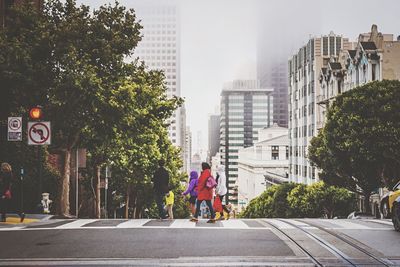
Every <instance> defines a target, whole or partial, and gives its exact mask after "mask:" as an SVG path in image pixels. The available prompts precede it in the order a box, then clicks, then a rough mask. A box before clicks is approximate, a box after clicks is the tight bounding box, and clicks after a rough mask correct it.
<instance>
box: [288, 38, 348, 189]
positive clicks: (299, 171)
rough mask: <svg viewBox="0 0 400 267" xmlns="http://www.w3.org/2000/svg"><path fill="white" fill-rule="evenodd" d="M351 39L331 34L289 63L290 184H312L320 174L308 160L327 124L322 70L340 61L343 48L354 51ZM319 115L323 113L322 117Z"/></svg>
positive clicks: (317, 40)
mask: <svg viewBox="0 0 400 267" xmlns="http://www.w3.org/2000/svg"><path fill="white" fill-rule="evenodd" d="M350 48H351V43H349V41H348V39H347V38H343V37H342V36H341V35H336V34H334V33H333V32H331V33H330V34H329V35H326V36H321V37H318V38H317V37H316V38H311V39H310V40H309V41H308V43H307V45H305V46H303V47H301V48H300V49H299V52H298V53H297V54H296V55H293V57H292V58H291V59H290V60H289V62H288V63H289V64H288V68H289V77H288V78H289V140H290V143H289V181H290V182H296V183H304V184H311V183H313V182H316V181H318V174H317V173H316V170H315V168H314V167H312V166H311V164H310V162H309V161H308V159H307V150H308V146H309V144H310V140H311V138H312V137H313V136H315V135H316V134H317V129H318V128H320V127H321V125H322V123H323V116H324V115H322V114H323V111H321V110H320V109H324V108H325V107H321V106H319V105H317V102H319V101H320V100H321V98H322V97H321V95H322V93H321V87H320V83H319V81H318V78H319V71H320V70H321V68H323V67H326V66H327V65H328V63H329V62H330V60H331V58H338V57H339V53H340V51H341V50H342V49H347V50H348V49H350ZM318 114H321V115H320V116H318Z"/></svg>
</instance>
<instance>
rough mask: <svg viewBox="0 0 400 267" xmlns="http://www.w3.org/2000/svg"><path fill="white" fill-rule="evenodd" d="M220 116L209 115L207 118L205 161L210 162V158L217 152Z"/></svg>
mask: <svg viewBox="0 0 400 267" xmlns="http://www.w3.org/2000/svg"><path fill="white" fill-rule="evenodd" d="M220 118H221V116H220V115H210V116H209V117H208V153H207V154H208V155H207V161H208V162H211V158H212V157H214V156H215V155H216V154H217V153H218V151H219V143H220V141H219V138H220V133H219V124H220Z"/></svg>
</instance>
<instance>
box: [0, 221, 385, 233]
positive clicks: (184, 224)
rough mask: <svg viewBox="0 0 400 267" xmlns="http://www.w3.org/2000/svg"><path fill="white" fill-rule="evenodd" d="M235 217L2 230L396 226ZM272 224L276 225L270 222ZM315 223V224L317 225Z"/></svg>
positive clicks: (74, 223) (50, 224)
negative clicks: (212, 222) (214, 220)
mask: <svg viewBox="0 0 400 267" xmlns="http://www.w3.org/2000/svg"><path fill="white" fill-rule="evenodd" d="M308 220H310V219H304V220H301V219H300V220H299V219H270V218H267V219H231V220H225V221H218V223H217V225H208V224H206V221H207V220H205V219H203V220H200V222H199V223H194V222H191V221H189V220H188V219H175V220H173V221H169V220H166V221H159V220H154V219H131V220H99V219H78V220H75V221H72V222H71V221H65V223H64V224H61V225H60V224H59V221H56V222H51V220H49V221H47V222H48V223H43V222H40V223H39V224H35V223H33V224H28V225H18V226H17V225H10V226H9V227H1V228H0V231H18V230H48V229H123V228H125V229H129V228H148V229H150V228H175V229H195V228H196V229H221V228H223V229H244V230H246V229H265V230H268V229H271V228H272V226H274V227H277V228H279V229H282V230H291V229H296V227H300V228H304V229H317V227H315V226H316V225H320V226H321V227H324V228H326V229H332V230H392V227H390V226H391V223H390V222H389V221H384V220H362V221H357V220H354V221H351V220H346V219H343V220H327V219H312V220H310V224H308V223H307V221H308ZM61 222H62V221H61ZM270 225H272V226H270ZM314 225H315V226H314Z"/></svg>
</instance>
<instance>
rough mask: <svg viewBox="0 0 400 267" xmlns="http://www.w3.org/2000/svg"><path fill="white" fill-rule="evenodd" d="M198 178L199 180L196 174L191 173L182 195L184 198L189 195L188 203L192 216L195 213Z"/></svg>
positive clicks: (194, 172)
mask: <svg viewBox="0 0 400 267" xmlns="http://www.w3.org/2000/svg"><path fill="white" fill-rule="evenodd" d="M198 178H199V175H198V174H197V172H196V171H191V172H190V179H189V185H188V188H187V189H186V191H185V192H183V193H182V196H186V195H187V194H190V198H189V203H190V209H191V211H192V216H193V215H194V214H195V213H196V200H197V181H198Z"/></svg>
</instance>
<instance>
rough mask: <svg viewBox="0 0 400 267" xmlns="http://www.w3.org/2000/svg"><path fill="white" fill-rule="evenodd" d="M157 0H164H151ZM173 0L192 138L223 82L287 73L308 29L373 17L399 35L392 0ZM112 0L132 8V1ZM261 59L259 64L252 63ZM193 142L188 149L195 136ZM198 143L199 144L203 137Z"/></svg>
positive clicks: (345, 29) (325, 29) (364, 22)
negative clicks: (280, 71) (176, 8)
mask: <svg viewBox="0 0 400 267" xmlns="http://www.w3.org/2000/svg"><path fill="white" fill-rule="evenodd" d="M136 1H137V0H136ZM143 1H144V2H146V1H147V0H143ZM164 1H167V0H159V2H160V3H161V2H164ZM168 1H169V0H168ZM78 2H79V3H83V4H86V5H90V6H91V7H98V6H99V5H100V4H106V3H109V1H108V0H104V1H101V0H81V1H78ZM176 2H177V3H178V4H179V8H180V14H181V19H180V22H181V25H180V30H181V46H180V47H181V95H182V96H183V97H184V98H185V100H186V104H185V106H186V111H187V125H188V126H190V128H191V130H192V132H193V133H194V136H193V140H197V137H196V133H197V132H201V133H202V136H207V127H208V116H207V115H208V114H211V113H213V111H214V107H215V106H216V105H218V103H219V101H220V94H221V90H222V87H223V84H224V82H227V81H232V80H234V79H255V78H260V77H263V76H265V75H267V76H268V75H269V74H270V71H268V70H269V69H270V70H275V66H281V69H282V67H283V71H284V72H283V73H285V71H286V72H287V70H286V69H284V68H285V67H287V61H288V59H289V57H290V56H291V55H292V54H294V53H296V52H297V51H298V49H299V48H300V47H301V46H302V45H304V44H305V43H306V41H307V40H308V39H309V38H310V36H320V35H323V34H329V33H330V32H331V31H333V32H334V33H335V34H339V35H343V36H346V37H348V38H349V39H350V41H355V40H356V38H357V36H358V34H359V33H360V32H368V31H369V30H370V29H371V25H372V24H377V25H378V27H379V30H380V31H381V32H388V33H394V34H395V35H396V36H397V35H400V28H399V25H400V18H399V17H398V11H399V10H400V1H398V0H382V1H372V0H352V1H347V0H337V1H320V0H303V1H293V0H201V1H200V0H181V1H179V0H177V1H176ZM120 3H121V4H123V5H125V6H127V7H129V8H134V4H133V2H132V1H129V0H124V1H120ZM263 62H264V63H263ZM261 63H263V64H264V68H260V64H261ZM265 64H266V65H265ZM265 66H266V67H265ZM260 70H262V71H264V72H267V73H260ZM257 71H258V72H259V73H257ZM284 75H285V74H283V76H282V74H281V78H282V81H281V82H283V81H284V79H287V76H286V77H285V76H284ZM278 76H279V74H278ZM264 78H265V77H264ZM267 78H268V77H267ZM267 78H265V79H267ZM278 82H279V80H278ZM279 83H280V82H279ZM280 86H284V83H281V84H280ZM282 88H283V87H282ZM281 90H282V92H284V89H281ZM283 103H284V104H285V102H283ZM193 143H194V144H193V145H194V147H193V152H196V150H197V147H196V142H193ZM203 146H204V147H202V149H206V148H207V143H206V142H204V144H203Z"/></svg>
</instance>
